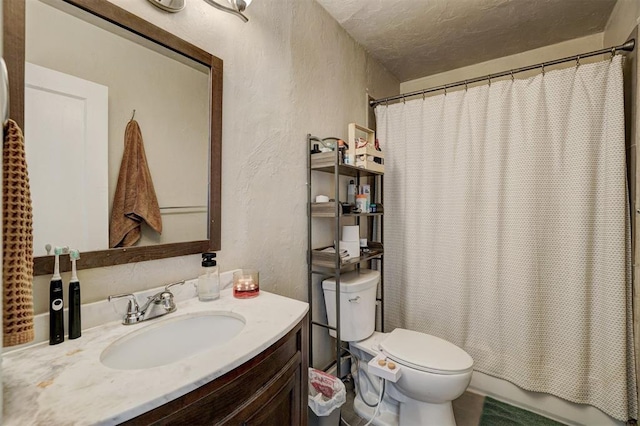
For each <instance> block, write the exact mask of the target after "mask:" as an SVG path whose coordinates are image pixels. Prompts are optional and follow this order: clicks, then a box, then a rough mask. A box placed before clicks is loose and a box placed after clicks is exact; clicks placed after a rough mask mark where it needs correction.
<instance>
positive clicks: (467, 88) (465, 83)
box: [464, 80, 469, 92]
mask: <svg viewBox="0 0 640 426" xmlns="http://www.w3.org/2000/svg"><path fill="white" fill-rule="evenodd" d="M467 90H469V86H467V80H465V81H464V91H465V92H466V91H467Z"/></svg>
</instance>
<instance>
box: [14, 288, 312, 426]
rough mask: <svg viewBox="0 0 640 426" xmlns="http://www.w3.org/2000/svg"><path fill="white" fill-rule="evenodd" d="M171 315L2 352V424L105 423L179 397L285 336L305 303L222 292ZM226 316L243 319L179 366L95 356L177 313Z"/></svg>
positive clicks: (114, 323) (181, 304)
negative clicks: (118, 364)
mask: <svg viewBox="0 0 640 426" xmlns="http://www.w3.org/2000/svg"><path fill="white" fill-rule="evenodd" d="M177 307H178V309H177V311H176V312H174V313H171V314H168V315H165V316H163V317H160V318H157V319H154V320H151V321H149V322H148V323H144V322H143V323H140V324H136V325H131V326H124V325H122V324H121V323H120V322H119V321H111V322H109V323H107V324H104V325H101V326H98V327H93V328H91V329H88V330H83V332H82V337H80V338H79V339H75V340H65V341H64V342H63V343H61V344H59V345H55V346H49V344H48V342H44V343H39V344H37V345H34V346H31V347H27V348H22V349H19V350H16V351H13V352H9V353H6V354H4V356H3V360H2V381H3V386H4V394H3V398H4V418H3V424H4V425H28V424H48V425H62V424H64V425H72V424H82V425H85V424H100V425H112V424H117V423H120V422H123V421H125V420H129V419H131V418H133V417H136V416H138V415H140V414H142V413H145V412H147V411H149V410H152V409H154V408H156V407H159V406H161V405H163V404H164V403H166V402H168V401H171V400H172V399H175V398H177V397H179V396H182V395H184V394H186V393H188V392H190V391H192V390H194V389H196V388H198V387H200V386H202V385H204V384H205V383H207V382H209V381H211V380H213V379H215V378H217V377H220V376H222V375H223V374H225V373H227V372H229V371H231V370H233V369H234V368H236V367H238V366H240V365H241V364H243V363H244V362H246V361H248V360H250V359H251V358H253V357H254V356H256V355H257V354H259V353H260V352H262V351H263V350H265V349H266V348H268V347H269V346H271V345H272V344H273V343H275V342H276V341H278V340H279V339H280V338H281V337H283V336H284V335H285V334H287V333H288V332H289V331H290V330H291V329H293V327H294V326H295V325H296V324H297V323H298V322H299V321H300V320H301V319H302V318H303V317H304V315H305V314H306V312H307V311H308V305H307V303H305V302H301V301H298V300H294V299H289V298H286V297H282V296H278V295H275V294H271V293H268V292H264V291H261V292H260V295H259V296H258V297H256V298H253V299H235V298H234V297H233V296H232V295H231V290H230V289H227V290H223V291H222V292H221V297H220V299H219V300H215V301H211V302H200V301H199V300H198V299H197V298H191V299H188V300H185V301H182V302H178V303H177ZM206 311H231V312H233V313H235V314H238V315H241V316H242V317H244V319H245V321H246V325H245V327H244V328H243V329H242V331H241V332H240V333H239V334H238V335H237V336H236V337H234V338H233V339H232V340H231V341H229V342H227V343H225V344H223V345H220V346H216V347H212V348H210V349H207V350H205V351H202V352H200V353H197V354H194V355H191V356H189V357H188V358H185V359H183V360H181V361H177V362H174V363H171V364H168V365H163V366H159V367H154V368H149V369H144V370H114V369H111V368H108V367H106V366H104V365H103V364H102V363H101V362H100V354H101V352H102V351H103V350H104V349H105V348H106V347H107V346H109V345H110V344H111V343H112V342H114V341H115V340H117V339H118V338H120V337H122V336H124V335H126V334H129V333H132V332H134V331H137V330H140V328H142V327H145V326H148V325H151V324H157V323H158V322H160V321H163V320H170V319H172V318H176V316H179V315H184V314H193V313H198V312H206Z"/></svg>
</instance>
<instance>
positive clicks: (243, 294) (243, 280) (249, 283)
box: [233, 269, 260, 299]
mask: <svg viewBox="0 0 640 426" xmlns="http://www.w3.org/2000/svg"><path fill="white" fill-rule="evenodd" d="M258 294H260V279H259V274H258V271H256V270H254V269H242V270H240V271H236V272H234V273H233V297H237V298H238V299H249V298H251V297H256V296H257V295H258Z"/></svg>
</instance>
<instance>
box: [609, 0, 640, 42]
mask: <svg viewBox="0 0 640 426" xmlns="http://www.w3.org/2000/svg"><path fill="white" fill-rule="evenodd" d="M639 17H640V1H639V0H618V2H617V3H616V5H615V7H614V8H613V11H612V12H611V16H609V21H607V26H606V27H605V30H604V33H603V40H604V46H605V47H607V46H613V45H618V44H622V43H624V42H625V41H627V37H628V36H629V34H630V33H631V31H632V30H633V29H634V28H635V26H636V25H638V23H639V22H638V18H639ZM637 43H638V40H636V47H637Z"/></svg>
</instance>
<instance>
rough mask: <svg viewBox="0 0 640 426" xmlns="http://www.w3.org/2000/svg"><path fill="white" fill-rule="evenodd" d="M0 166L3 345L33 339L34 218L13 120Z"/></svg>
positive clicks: (20, 140)
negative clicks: (0, 189)
mask: <svg viewBox="0 0 640 426" xmlns="http://www.w3.org/2000/svg"><path fill="white" fill-rule="evenodd" d="M2 151H3V153H2V155H3V165H2V223H3V226H2V235H3V245H2V283H3V305H4V306H3V324H2V325H3V329H4V337H3V345H4V346H5V347H7V346H15V345H21V344H23V343H27V342H30V341H32V340H33V338H34V331H33V292H32V289H33V219H32V207H31V191H30V190H29V174H28V172H27V162H26V160H25V151H24V137H23V135H22V130H20V127H18V125H17V124H16V122H15V121H13V120H9V121H8V122H7V124H6V125H5V128H4V147H3V150H2Z"/></svg>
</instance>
